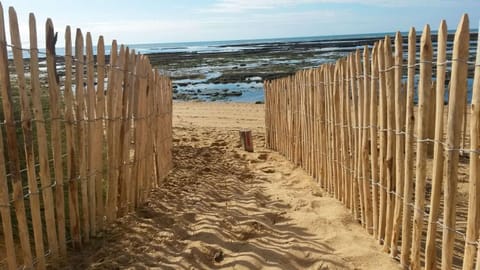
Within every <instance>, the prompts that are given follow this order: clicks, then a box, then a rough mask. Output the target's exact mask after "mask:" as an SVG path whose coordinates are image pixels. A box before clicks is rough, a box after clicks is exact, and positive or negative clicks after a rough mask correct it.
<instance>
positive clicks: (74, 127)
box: [0, 5, 172, 270]
mask: <svg viewBox="0 0 480 270" xmlns="http://www.w3.org/2000/svg"><path fill="white" fill-rule="evenodd" d="M8 18H9V25H10V28H9V30H10V31H9V32H10V40H11V43H8V42H7V39H6V28H5V20H4V12H3V8H2V7H1V5H0V92H1V97H0V99H1V100H0V103H1V104H2V109H1V111H0V120H1V124H0V129H1V132H0V214H1V220H0V222H1V224H2V231H1V234H0V243H1V244H0V268H8V269H12V270H13V269H17V268H18V267H25V268H32V267H34V268H37V269H45V268H46V265H47V262H46V257H48V256H50V257H51V258H52V259H57V258H59V257H62V256H65V255H66V254H67V250H68V249H69V248H79V247H81V246H82V245H83V244H84V243H87V242H89V240H90V238H91V237H95V236H96V235H98V233H99V232H100V231H101V230H102V229H103V228H104V227H105V225H107V224H108V223H111V222H113V221H114V220H115V219H116V218H118V217H120V216H122V215H124V214H125V213H127V212H128V211H131V210H133V209H134V208H135V207H136V206H138V205H139V204H141V203H142V202H143V201H144V200H145V199H146V198H147V196H148V194H149V190H150V189H151V188H152V187H154V186H156V185H157V184H158V183H159V182H160V181H161V179H162V178H163V177H165V176H166V174H167V173H168V172H169V170H170V168H171V167H172V156H171V155H172V153H171V151H172V123H171V120H172V101H171V100H172V98H171V93H172V91H171V82H170V79H169V78H167V77H165V76H162V75H161V74H159V73H158V72H157V71H155V70H153V69H152V66H151V65H150V63H149V60H148V58H147V57H145V56H142V55H137V54H135V52H134V51H132V50H129V49H128V48H126V47H124V46H120V47H119V46H117V44H116V42H115V41H114V42H113V43H112V46H111V49H110V53H109V55H106V54H105V45H104V41H103V38H102V37H100V38H99V40H98V43H97V45H96V48H95V50H96V54H95V55H94V47H93V45H92V38H91V35H90V33H87V34H86V35H85V39H84V35H83V34H82V32H81V31H80V29H77V31H76V35H75V41H74V42H75V45H74V47H72V37H71V36H72V34H71V30H70V27H67V28H66V31H65V35H64V36H65V48H64V51H65V53H64V55H56V54H55V43H56V39H57V35H56V34H55V32H54V28H53V24H52V22H51V20H47V22H46V25H45V30H46V33H45V34H46V38H45V39H46V44H45V45H46V46H45V47H46V50H45V51H42V50H39V49H38V48H39V46H42V45H39V44H37V30H36V22H35V17H34V15H33V14H30V18H29V37H28V38H29V39H28V40H29V42H30V48H29V49H24V48H22V44H21V42H20V41H21V40H22V39H21V37H20V34H19V26H18V21H17V15H16V13H15V10H14V9H13V8H10V9H9V16H8ZM22 38H24V39H23V40H25V38H26V37H22Z"/></svg>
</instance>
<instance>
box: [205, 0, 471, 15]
mask: <svg viewBox="0 0 480 270" xmlns="http://www.w3.org/2000/svg"><path fill="white" fill-rule="evenodd" d="M465 2H471V3H475V1H474V0H466V1H465ZM315 3H317V4H319V3H325V4H327V3H330V4H362V5H372V6H387V7H405V6H412V7H414V6H439V5H455V3H454V2H453V1H448V0H431V1H420V0H402V1H399V0H255V1H252V0H217V2H215V3H214V4H213V5H212V6H210V7H209V8H207V9H206V10H205V11H208V12H215V13H241V12H246V11H252V10H266V9H274V8H281V7H289V6H298V5H301V4H315Z"/></svg>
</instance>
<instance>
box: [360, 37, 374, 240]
mask: <svg viewBox="0 0 480 270" xmlns="http://www.w3.org/2000/svg"><path fill="white" fill-rule="evenodd" d="M370 72H371V68H370V52H369V50H368V46H365V48H364V49H363V75H360V76H363V83H364V86H363V113H362V117H363V124H362V129H361V130H360V131H361V132H362V148H361V152H362V153H361V155H362V169H363V170H362V178H363V197H364V203H363V204H364V206H365V228H366V229H367V232H368V233H370V234H372V233H373V216H372V211H373V209H372V195H371V184H372V182H371V172H370V140H369V139H370V138H369V136H368V135H369V129H370V127H369V125H371V124H370V110H371V108H370V94H371V93H370V91H371V89H370Z"/></svg>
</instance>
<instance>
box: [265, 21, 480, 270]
mask: <svg viewBox="0 0 480 270" xmlns="http://www.w3.org/2000/svg"><path fill="white" fill-rule="evenodd" d="M447 37H448V34H447V27H446V23H445V22H444V21H442V22H441V24H440V28H439V31H438V34H437V35H436V36H433V39H434V40H435V39H436V42H432V36H431V34H430V29H429V26H428V25H427V26H426V27H425V28H424V30H423V32H422V34H421V39H420V42H419V44H418V41H417V35H416V33H415V29H413V28H412V29H411V31H410V33H409V35H408V38H407V42H403V38H402V36H401V34H400V33H397V34H396V36H395V38H394V39H393V40H391V39H390V37H388V36H387V37H385V39H384V40H379V41H378V42H376V43H375V44H374V45H373V49H372V50H370V48H369V47H366V48H364V49H363V53H361V52H360V51H357V52H356V53H353V54H351V55H349V56H348V57H346V58H343V59H340V60H338V61H337V62H336V63H335V64H325V65H322V66H320V67H318V68H313V69H308V70H302V71H299V72H297V73H296V74H294V75H292V76H290V77H286V78H280V79H276V80H272V81H266V82H265V95H266V107H265V108H266V127H267V146H268V147H269V148H271V149H274V150H277V151H279V152H281V153H282V154H284V155H285V156H287V157H288V158H289V159H290V160H291V161H292V162H295V163H296V164H300V165H301V166H302V167H303V168H305V169H306V170H307V171H308V172H309V173H311V174H312V175H313V176H314V177H315V178H316V179H318V181H319V183H320V184H321V186H322V187H324V188H325V189H326V190H328V191H329V192H330V193H332V194H333V196H335V197H336V198H337V199H339V200H340V201H342V202H343V203H344V204H345V205H346V207H348V208H349V209H351V212H352V214H353V216H354V217H355V218H356V219H358V220H359V222H360V223H361V224H362V226H363V227H364V228H365V229H366V230H367V231H368V232H369V233H370V234H372V235H373V237H374V238H375V239H378V242H379V243H380V244H381V245H383V249H384V251H385V252H389V253H390V254H391V256H393V257H395V258H397V259H398V260H399V261H400V263H401V264H402V265H404V266H405V267H410V268H411V269H422V268H425V269H437V268H441V269H445V270H449V269H454V268H458V269H460V268H462V267H463V269H465V270H467V269H468V270H470V269H480V261H479V258H478V256H480V253H477V252H479V251H478V246H479V242H478V237H479V225H480V215H479V211H480V202H479V199H480V182H479V181H480V175H479V171H480V157H479V155H480V48H477V54H476V60H473V61H472V60H471V58H474V55H472V53H469V49H470V48H469V46H470V43H471V42H472V41H471V40H470V33H469V21H468V16H467V15H464V17H463V18H462V20H461V22H460V24H459V26H458V29H457V31H456V33H455V37H454V41H453V52H452V51H450V50H447V44H449V43H450V42H451V40H447ZM392 43H393V45H392ZM477 44H478V43H477ZM417 45H419V46H417ZM435 45H436V46H435ZM405 47H406V48H407V49H406V50H404V49H405ZM418 53H419V54H418ZM472 74H474V75H472ZM469 76H474V81H473V87H468V82H469V81H471V80H470V79H469ZM467 89H471V91H472V92H473V93H472V97H471V102H470V101H469V102H468V103H470V104H467V102H466V100H467Z"/></svg>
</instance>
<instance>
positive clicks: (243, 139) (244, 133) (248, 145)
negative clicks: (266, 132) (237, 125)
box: [240, 130, 253, 152]
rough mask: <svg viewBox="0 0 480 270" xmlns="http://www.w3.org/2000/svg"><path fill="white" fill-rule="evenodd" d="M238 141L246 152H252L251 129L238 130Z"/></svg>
mask: <svg viewBox="0 0 480 270" xmlns="http://www.w3.org/2000/svg"><path fill="white" fill-rule="evenodd" d="M240 143H241V144H242V147H243V149H244V150H245V151H247V152H253V140H252V131H251V130H240Z"/></svg>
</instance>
